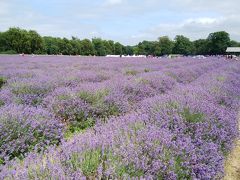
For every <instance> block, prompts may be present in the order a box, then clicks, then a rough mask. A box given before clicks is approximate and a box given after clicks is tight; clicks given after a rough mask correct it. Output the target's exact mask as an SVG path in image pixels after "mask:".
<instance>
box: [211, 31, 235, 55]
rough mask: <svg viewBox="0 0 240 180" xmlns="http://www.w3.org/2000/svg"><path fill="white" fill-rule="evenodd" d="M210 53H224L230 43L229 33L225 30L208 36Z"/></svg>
mask: <svg viewBox="0 0 240 180" xmlns="http://www.w3.org/2000/svg"><path fill="white" fill-rule="evenodd" d="M207 40H208V49H209V54H211V55H214V54H215V55H216V54H224V53H225V52H226V49H227V47H228V46H229V45H230V37H229V34H228V33H227V32H225V31H219V32H214V33H210V34H209V36H208V38H207Z"/></svg>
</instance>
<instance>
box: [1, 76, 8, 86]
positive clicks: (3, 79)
mask: <svg viewBox="0 0 240 180" xmlns="http://www.w3.org/2000/svg"><path fill="white" fill-rule="evenodd" d="M6 82H7V79H6V78H5V77H1V76H0V88H1V87H2V86H3V85H4V84H5V83H6Z"/></svg>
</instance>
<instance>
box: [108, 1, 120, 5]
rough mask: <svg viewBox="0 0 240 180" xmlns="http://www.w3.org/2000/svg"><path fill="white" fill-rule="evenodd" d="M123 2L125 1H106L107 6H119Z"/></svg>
mask: <svg viewBox="0 0 240 180" xmlns="http://www.w3.org/2000/svg"><path fill="white" fill-rule="evenodd" d="M122 2H123V0H106V2H105V3H106V4H108V5H119V4H121V3H122Z"/></svg>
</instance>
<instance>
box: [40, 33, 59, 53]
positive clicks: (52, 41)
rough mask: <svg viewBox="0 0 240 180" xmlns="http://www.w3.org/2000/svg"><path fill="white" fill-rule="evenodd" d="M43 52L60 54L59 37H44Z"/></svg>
mask: <svg viewBox="0 0 240 180" xmlns="http://www.w3.org/2000/svg"><path fill="white" fill-rule="evenodd" d="M43 47H44V48H43V49H44V50H43V52H44V53H47V54H59V53H60V50H59V47H58V38H54V37H49V36H45V37H43Z"/></svg>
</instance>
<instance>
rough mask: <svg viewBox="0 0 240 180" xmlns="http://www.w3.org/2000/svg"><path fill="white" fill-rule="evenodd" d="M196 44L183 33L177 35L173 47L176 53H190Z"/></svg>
mask: <svg viewBox="0 0 240 180" xmlns="http://www.w3.org/2000/svg"><path fill="white" fill-rule="evenodd" d="M193 51H194V45H193V43H192V42H191V41H190V40H189V39H188V38H187V37H185V36H183V35H177V36H176V37H175V43H174V47H173V53H174V54H183V55H190V54H193Z"/></svg>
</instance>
